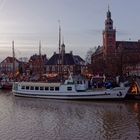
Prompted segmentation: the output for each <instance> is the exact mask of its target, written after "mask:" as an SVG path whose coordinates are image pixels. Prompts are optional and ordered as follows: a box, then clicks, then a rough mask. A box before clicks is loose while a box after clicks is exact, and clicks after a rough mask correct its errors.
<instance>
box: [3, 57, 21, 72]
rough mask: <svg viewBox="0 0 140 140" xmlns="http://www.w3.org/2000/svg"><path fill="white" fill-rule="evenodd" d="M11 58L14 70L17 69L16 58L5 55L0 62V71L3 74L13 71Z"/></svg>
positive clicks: (17, 61) (17, 62) (18, 63)
mask: <svg viewBox="0 0 140 140" xmlns="http://www.w3.org/2000/svg"><path fill="white" fill-rule="evenodd" d="M13 60H14V63H15V72H17V71H18V70H19V65H20V61H19V60H17V59H16V58H14V59H13V57H10V56H8V57H6V58H5V59H4V60H3V61H2V62H1V63H0V72H1V73H4V74H10V73H13Z"/></svg>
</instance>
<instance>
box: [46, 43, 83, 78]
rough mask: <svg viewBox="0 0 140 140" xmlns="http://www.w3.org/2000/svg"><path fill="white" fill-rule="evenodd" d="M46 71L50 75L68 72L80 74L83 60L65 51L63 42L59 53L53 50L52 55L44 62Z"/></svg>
mask: <svg viewBox="0 0 140 140" xmlns="http://www.w3.org/2000/svg"><path fill="white" fill-rule="evenodd" d="M46 64H47V65H46V73H47V74H50V75H52V76H53V75H63V76H68V75H69V72H71V73H73V74H81V73H82V71H83V69H84V68H85V61H84V60H83V59H82V58H81V57H80V56H78V55H73V53H72V52H70V53H66V52H65V44H64V43H63V44H62V45H61V47H60V54H59V53H56V52H54V54H53V56H52V57H51V58H50V59H49V60H48V62H47V63H46Z"/></svg>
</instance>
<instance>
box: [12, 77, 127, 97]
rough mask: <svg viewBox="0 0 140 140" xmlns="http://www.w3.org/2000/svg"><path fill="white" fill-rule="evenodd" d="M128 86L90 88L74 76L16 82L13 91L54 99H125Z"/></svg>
mask: <svg viewBox="0 0 140 140" xmlns="http://www.w3.org/2000/svg"><path fill="white" fill-rule="evenodd" d="M127 91H128V87H123V86H120V87H116V88H112V89H100V90H99V89H98V90H95V89H90V90H89V89H88V84H87V82H86V81H85V80H84V79H81V80H73V78H72V76H70V77H69V78H68V80H66V81H65V82H64V83H41V82H38V83H35V82H15V83H14V84H13V88H12V92H13V94H14V95H16V96H26V97H39V98H53V99H123V98H125V96H126V94H127Z"/></svg>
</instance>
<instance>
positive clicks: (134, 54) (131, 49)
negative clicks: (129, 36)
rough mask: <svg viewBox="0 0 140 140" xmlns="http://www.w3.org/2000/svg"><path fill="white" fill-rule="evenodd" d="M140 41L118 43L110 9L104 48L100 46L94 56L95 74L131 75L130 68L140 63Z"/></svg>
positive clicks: (106, 22)
mask: <svg viewBox="0 0 140 140" xmlns="http://www.w3.org/2000/svg"><path fill="white" fill-rule="evenodd" d="M139 54H140V41H117V40H116V29H114V28H113V20H112V19H111V12H110V10H109V9H108V11H107V16H106V20H105V29H104V30H103V46H98V48H97V49H96V51H95V52H94V53H93V55H92V58H91V60H92V66H93V73H94V74H105V75H111V76H116V75H123V74H128V75H129V73H130V71H129V70H130V69H128V67H130V66H131V67H132V66H133V67H134V66H135V65H137V63H139V61H140V55H139Z"/></svg>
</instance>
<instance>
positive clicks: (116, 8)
mask: <svg viewBox="0 0 140 140" xmlns="http://www.w3.org/2000/svg"><path fill="white" fill-rule="evenodd" d="M108 4H109V5H110V10H111V12H112V19H113V21H114V27H115V28H116V30H117V40H129V39H130V38H131V40H138V39H140V28H139V25H140V17H139V13H140V8H139V5H140V1H139V0H134V1H132V0H0V53H1V55H0V60H3V59H5V57H6V56H11V55H12V47H11V46H12V40H14V41H15V53H16V57H17V58H19V57H29V56H31V55H32V54H35V53H38V48H39V47H38V46H39V40H41V42H42V53H43V54H44V53H45V54H47V55H48V57H50V56H51V55H52V54H53V52H54V51H56V52H57V51H58V20H60V21H61V27H62V36H63V37H64V42H65V45H66V52H69V51H71V50H72V51H73V53H74V54H78V55H80V56H81V57H82V58H85V55H86V52H87V51H88V50H89V49H90V48H92V47H95V46H97V45H102V30H103V29H104V21H105V18H106V12H107V9H108Z"/></svg>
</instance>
